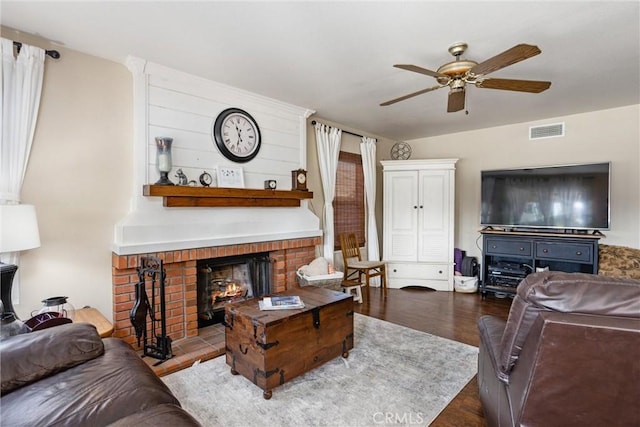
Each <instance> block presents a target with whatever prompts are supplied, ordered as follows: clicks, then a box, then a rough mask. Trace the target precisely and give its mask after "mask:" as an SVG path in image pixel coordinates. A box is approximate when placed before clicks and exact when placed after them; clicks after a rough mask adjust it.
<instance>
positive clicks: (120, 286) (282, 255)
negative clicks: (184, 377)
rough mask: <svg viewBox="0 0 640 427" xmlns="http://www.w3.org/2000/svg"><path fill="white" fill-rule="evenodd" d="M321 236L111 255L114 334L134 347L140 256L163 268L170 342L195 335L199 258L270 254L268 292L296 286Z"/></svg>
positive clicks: (312, 256) (196, 327)
mask: <svg viewBox="0 0 640 427" xmlns="http://www.w3.org/2000/svg"><path fill="white" fill-rule="evenodd" d="M320 244H322V239H321V238H320V237H311V238H302V239H289V240H274V241H268V242H259V243H245V244H237V245H235V244H231V245H226V246H215V247H205V248H194V249H184V250H176V251H164V252H154V253H142V254H134V255H117V254H115V253H113V254H112V283H113V320H114V334H113V336H114V337H117V338H120V339H122V340H124V341H125V342H127V343H129V344H130V345H132V346H133V347H134V348H136V347H137V339H136V336H135V331H134V330H133V326H131V321H130V320H129V312H130V311H131V308H132V307H133V304H134V301H135V284H136V283H137V281H138V273H137V270H136V267H137V266H138V265H139V260H140V258H141V257H145V256H157V257H159V258H160V259H162V260H163V263H164V268H165V270H166V273H167V275H166V284H165V286H166V288H165V290H166V301H167V313H166V318H167V334H168V335H169V336H170V337H171V339H172V340H173V341H177V340H180V339H183V338H190V337H194V336H197V335H198V319H197V290H196V286H197V271H196V262H197V261H198V260H201V259H209V258H219V257H226V256H234V255H247V254H252V253H261V252H269V256H270V257H271V258H272V259H273V260H274V264H273V265H274V267H273V269H274V270H273V283H272V285H273V287H274V289H273V291H274V292H281V291H284V290H286V289H290V288H292V287H295V286H297V280H296V270H297V269H298V268H299V267H300V266H302V265H305V264H308V263H310V262H311V261H313V259H314V258H315V247H316V246H317V245H320Z"/></svg>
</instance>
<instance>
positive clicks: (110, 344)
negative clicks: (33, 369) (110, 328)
mask: <svg viewBox="0 0 640 427" xmlns="http://www.w3.org/2000/svg"><path fill="white" fill-rule="evenodd" d="M52 329H55V328H52ZM103 342H104V354H103V355H102V356H100V357H96V358H94V359H92V360H89V361H87V362H85V363H82V364H80V365H78V366H75V367H73V368H70V369H67V370H65V371H62V372H59V373H58V374H57V375H53V376H49V377H47V378H44V379H42V380H40V381H36V382H34V383H32V384H29V385H27V386H24V387H21V388H19V389H17V390H14V391H13V392H11V393H9V394H6V395H4V396H2V399H1V404H2V409H3V411H2V425H3V426H4V425H7V426H44V425H55V426H106V425H109V424H112V423H115V422H116V421H118V420H119V419H121V418H124V417H128V416H129V415H132V414H136V413H138V412H141V411H145V410H147V409H149V408H151V407H153V406H157V405H162V404H173V405H178V406H179V405H180V402H178V400H177V399H176V398H175V396H173V394H172V393H171V391H170V390H169V388H168V387H167V386H166V385H165V384H164V383H163V382H162V380H160V378H158V376H157V375H156V374H155V373H154V372H153V370H151V368H150V367H149V366H148V365H147V364H146V362H145V361H144V360H142V359H141V358H140V356H139V355H138V354H137V353H136V352H135V351H134V350H133V349H132V348H131V346H129V344H127V343H126V342H124V341H121V340H119V339H116V338H105V339H103Z"/></svg>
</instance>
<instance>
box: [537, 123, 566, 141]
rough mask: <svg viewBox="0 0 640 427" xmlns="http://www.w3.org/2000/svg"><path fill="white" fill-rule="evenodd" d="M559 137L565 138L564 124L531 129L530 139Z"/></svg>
mask: <svg viewBox="0 0 640 427" xmlns="http://www.w3.org/2000/svg"><path fill="white" fill-rule="evenodd" d="M558 136H564V123H555V124H553V125H544V126H532V127H530V128H529V139H544V138H555V137H558Z"/></svg>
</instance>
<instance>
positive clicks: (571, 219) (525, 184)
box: [480, 163, 610, 230]
mask: <svg viewBox="0 0 640 427" xmlns="http://www.w3.org/2000/svg"><path fill="white" fill-rule="evenodd" d="M609 170H610V163H594V164H585V165H567V166H549V167H535V168H526V169H506V170H490V171H482V172H481V186H482V187H481V204H482V206H481V214H480V215H481V219H480V223H481V225H484V226H496V227H513V228H518V227H520V228H553V229H577V230H587V229H593V230H606V229H608V228H609Z"/></svg>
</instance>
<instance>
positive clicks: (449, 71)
mask: <svg viewBox="0 0 640 427" xmlns="http://www.w3.org/2000/svg"><path fill="white" fill-rule="evenodd" d="M467 47H468V46H467V44H466V43H464V42H459V43H455V44H453V45H451V46H450V47H449V53H451V55H453V56H454V57H455V58H456V59H455V61H451V62H448V63H446V64H444V65H443V66H441V67H440V68H438V70H437V71H431V70H427V69H426V68H422V67H418V66H417V65H410V64H396V65H394V67H396V68H401V69H403V70H407V71H413V72H415V73H420V74H426V75H427V76H431V77H435V78H436V80H437V81H438V85H437V86H433V87H429V88H426V89H422V90H419V91H417V92H413V93H410V94H408V95H404V96H401V97H399V98H395V99H392V100H390V101H387V102H383V103H382V104H380V106H383V107H384V106H387V105H391V104H395V103H396V102H400V101H404V100H405V99H409V98H412V97H414V96H417V95H422V94H423V93H427V92H431V91H432V90H436V89H440V88H443V87H446V86H448V87H449V102H448V104H447V112H448V113H453V112H456V111H460V110H462V109H464V100H465V88H466V86H467V84H473V85H475V86H476V87H479V88H485V89H500V90H514V91H518V92H530V93H540V92H542V91H544V90H547V89H549V87H550V86H551V82H543V81H537V80H513V79H499V78H491V77H486V75H487V74H489V73H492V72H494V71H497V70H499V69H501V68H504V67H507V66H509V65H513V64H515V63H518V62H520V61H524V60H525V59H529V58H531V57H533V56H536V55H538V54H539V53H541V51H540V49H538V46H532V45H528V44H519V45H516V46H514V47H512V48H511V49H507V50H505V51H504V52H502V53H500V54H498V55H496V56H494V57H493V58H490V59H487V60H486V61H484V62H481V63H477V62H475V61H471V60H469V59H461V58H460V56H461V55H462V54H463V53H464V52H465V51H466V50H467Z"/></svg>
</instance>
